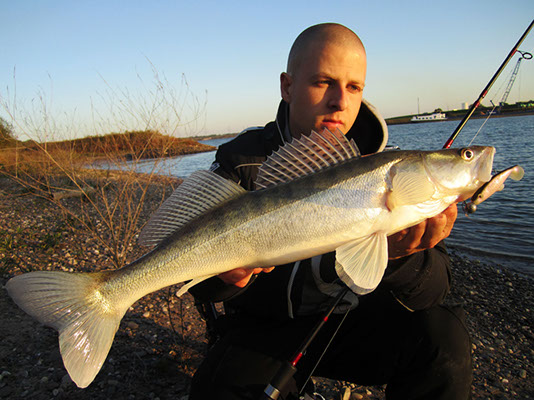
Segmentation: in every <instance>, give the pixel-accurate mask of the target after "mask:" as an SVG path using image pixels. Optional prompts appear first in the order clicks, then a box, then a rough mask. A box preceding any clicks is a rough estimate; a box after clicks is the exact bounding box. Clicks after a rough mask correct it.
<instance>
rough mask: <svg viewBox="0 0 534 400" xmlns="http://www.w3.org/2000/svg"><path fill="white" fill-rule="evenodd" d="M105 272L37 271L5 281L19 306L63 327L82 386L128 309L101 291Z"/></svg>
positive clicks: (71, 368) (64, 352)
mask: <svg viewBox="0 0 534 400" xmlns="http://www.w3.org/2000/svg"><path fill="white" fill-rule="evenodd" d="M103 276H104V273H92V274H87V273H78V274H73V273H68V272H54V271H38V272H30V273H28V274H23V275H19V276H16V277H14V278H12V279H10V280H9V281H8V282H7V285H6V288H7V291H8V293H9V295H10V296H11V297H12V298H13V300H14V301H15V303H17V304H18V305H19V307H20V308H22V309H23V310H24V311H26V312H27V313H28V314H30V315H31V316H33V317H35V318H36V319H38V320H39V321H40V322H42V323H43V324H45V325H48V326H51V327H53V328H55V329H56V330H57V331H58V332H59V348H60V351H61V356H62V357H63V364H64V365H65V368H66V369H67V371H68V373H69V375H70V377H71V378H72V380H73V381H74V382H75V383H76V385H78V387H80V388H84V387H87V386H89V384H90V383H91V382H92V381H93V379H94V378H95V376H96V374H97V373H98V371H100V368H101V367H102V364H103V363H104V360H105V359H106V357H107V355H108V352H109V349H110V348H111V344H112V342H113V338H114V336H115V333H116V332H117V329H118V328H119V323H120V320H121V318H122V317H123V315H124V313H125V312H126V310H116V309H114V308H113V305H112V304H110V303H109V302H107V300H106V299H105V298H104V296H103V295H102V293H101V292H100V291H99V286H100V284H101V282H102V281H103Z"/></svg>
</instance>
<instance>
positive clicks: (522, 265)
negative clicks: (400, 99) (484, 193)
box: [389, 115, 534, 276]
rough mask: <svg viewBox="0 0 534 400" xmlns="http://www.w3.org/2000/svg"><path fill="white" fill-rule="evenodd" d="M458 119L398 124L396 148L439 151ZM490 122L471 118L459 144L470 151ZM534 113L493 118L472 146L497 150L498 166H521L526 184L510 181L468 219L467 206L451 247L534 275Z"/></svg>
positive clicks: (394, 129)
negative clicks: (482, 146) (491, 147)
mask: <svg viewBox="0 0 534 400" xmlns="http://www.w3.org/2000/svg"><path fill="white" fill-rule="evenodd" d="M458 123H459V122H458V121H444V122H432V123H421V124H408V125H394V126H391V127H389V134H390V140H389V143H390V144H395V145H397V146H399V147H401V148H402V149H405V150H410V149H423V150H432V149H437V148H439V147H441V146H443V145H444V144H445V142H446V141H447V139H448V138H449V136H450V135H451V134H452V132H453V131H454V129H455V128H456V126H457V125H458ZM483 123H484V120H481V119H478V120H470V121H469V122H468V123H467V125H466V126H465V127H464V129H463V130H462V131H461V132H460V135H459V136H458V138H457V139H456V141H455V142H454V144H453V147H465V146H467V145H469V142H470V141H471V140H472V139H473V137H474V136H475V134H476V132H477V131H478V130H479V128H480V127H481V126H482V124H483ZM533 140H534V115H527V116H522V117H505V118H494V119H490V120H488V121H487V122H486V124H485V125H484V126H483V128H482V130H481V131H480V133H479V134H478V136H477V137H476V138H475V140H474V141H473V143H472V144H478V145H489V146H494V147H495V148H496V149H497V153H496V154H495V159H494V163H493V168H494V170H495V171H502V170H503V169H506V168H508V167H511V166H513V165H515V164H519V165H521V166H522V167H523V168H524V170H525V176H524V177H523V179H522V180H521V181H518V182H516V181H512V180H511V179H508V180H507V181H506V184H505V189H504V190H503V191H502V192H498V193H496V194H494V195H493V196H492V197H491V198H490V199H489V200H488V201H487V202H484V203H482V204H481V205H480V206H479V207H478V209H477V211H476V212H475V213H474V214H471V215H470V216H469V217H466V216H465V215H464V214H463V212H462V210H461V208H459V215H458V219H457V221H456V224H455V225H454V228H453V231H452V233H451V236H450V237H449V239H447V244H448V245H449V247H451V248H452V249H454V250H458V251H459V252H460V253H463V254H468V255H470V256H474V257H475V258H478V259H480V260H482V261H486V262H491V263H494V264H495V263H497V264H501V265H504V266H506V267H509V268H513V269H516V270H519V271H521V272H523V273H526V274H528V275H531V276H534V203H533V201H532V196H533V195H534V154H533V151H532V149H533Z"/></svg>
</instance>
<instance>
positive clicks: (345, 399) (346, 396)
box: [341, 386, 351, 400]
mask: <svg viewBox="0 0 534 400" xmlns="http://www.w3.org/2000/svg"><path fill="white" fill-rule="evenodd" d="M341 392H342V393H341V400H350V394H351V393H350V388H349V387H347V386H344V387H343V388H342V389H341Z"/></svg>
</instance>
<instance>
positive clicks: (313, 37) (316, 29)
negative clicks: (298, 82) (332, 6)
mask: <svg viewBox="0 0 534 400" xmlns="http://www.w3.org/2000/svg"><path fill="white" fill-rule="evenodd" d="M325 44H333V45H340V46H344V47H345V48H353V49H354V50H356V51H358V52H361V53H363V54H365V48H364V46H363V43H362V42H361V40H360V38H359V37H358V35H356V34H355V33H354V32H353V31H351V30H350V29H349V28H347V27H346V26H343V25H340V24H335V23H325V24H318V25H313V26H310V27H309V28H307V29H306V30H304V31H303V32H302V33H301V34H300V35H299V36H298V37H297V39H295V42H294V43H293V46H292V47H291V50H290V52H289V57H288V59H287V72H288V73H289V74H291V75H294V74H295V73H296V72H297V71H298V70H299V68H300V65H301V62H302V60H303V58H304V57H305V55H306V54H307V53H308V52H309V51H310V50H313V49H314V48H321V47H323V46H324V45H325Z"/></svg>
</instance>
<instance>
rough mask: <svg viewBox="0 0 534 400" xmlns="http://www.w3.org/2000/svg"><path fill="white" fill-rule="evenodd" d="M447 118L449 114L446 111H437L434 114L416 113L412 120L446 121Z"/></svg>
mask: <svg viewBox="0 0 534 400" xmlns="http://www.w3.org/2000/svg"><path fill="white" fill-rule="evenodd" d="M445 120H447V116H446V115H445V113H441V112H436V113H433V114H426V115H416V116H414V117H412V119H411V120H410V121H412V122H433V121H445Z"/></svg>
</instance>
